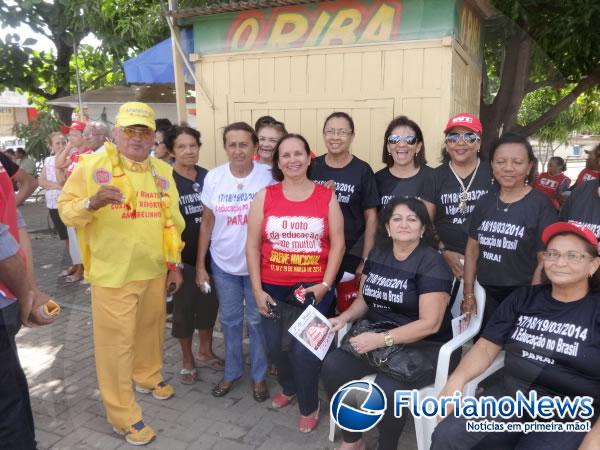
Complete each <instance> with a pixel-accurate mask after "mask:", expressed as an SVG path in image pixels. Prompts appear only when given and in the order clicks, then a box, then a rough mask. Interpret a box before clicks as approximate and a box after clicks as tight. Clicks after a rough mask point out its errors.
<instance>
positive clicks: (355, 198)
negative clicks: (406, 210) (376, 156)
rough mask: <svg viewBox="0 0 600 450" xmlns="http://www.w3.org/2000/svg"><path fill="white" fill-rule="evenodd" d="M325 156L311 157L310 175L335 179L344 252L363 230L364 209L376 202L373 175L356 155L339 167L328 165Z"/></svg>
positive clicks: (321, 179) (322, 180)
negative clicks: (341, 220)
mask: <svg viewBox="0 0 600 450" xmlns="http://www.w3.org/2000/svg"><path fill="white" fill-rule="evenodd" d="M325 156H326V155H322V156H319V157H318V158H315V159H313V161H312V164H311V168H310V178H311V180H313V181H314V182H315V183H319V184H325V183H326V182H327V181H329V180H333V181H335V195H336V198H337V201H338V203H339V204H340V208H341V209H342V214H343V215H344V237H345V239H346V252H350V251H351V250H352V247H353V246H354V244H355V243H356V242H358V241H359V240H360V239H361V238H362V236H363V234H364V232H365V215H364V211H365V210H366V209H370V208H377V207H378V206H379V194H378V193H377V185H376V183H375V176H374V174H373V170H372V169H371V166H369V165H368V164H367V163H366V162H364V161H363V160H361V159H358V158H357V157H356V156H353V157H352V160H351V161H350V162H349V163H348V164H347V165H346V166H345V167H341V168H335V167H330V166H328V165H327V163H326V162H325ZM360 251H361V250H359V252H360Z"/></svg>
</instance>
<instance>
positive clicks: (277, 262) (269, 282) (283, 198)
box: [246, 134, 344, 433]
mask: <svg viewBox="0 0 600 450" xmlns="http://www.w3.org/2000/svg"><path fill="white" fill-rule="evenodd" d="M310 161H311V159H310V147H309V145H308V142H306V139H304V138H303V137H302V136H300V135H297V134H288V135H286V136H284V137H283V138H281V140H280V141H279V143H278V144H277V146H276V147H275V151H274V153H273V178H274V179H275V180H277V181H281V183H277V184H274V185H272V186H269V187H267V188H265V189H264V190H262V191H260V192H259V193H258V194H257V195H256V198H255V199H254V201H253V202H252V205H251V206H250V212H249V214H248V240H247V244H246V257H247V260H248V272H249V274H250V280H251V282H252V289H253V290H254V295H255V298H256V303H257V306H258V309H259V310H260V312H261V314H262V315H263V316H264V319H263V329H264V332H265V337H266V341H267V346H268V348H269V352H270V356H271V358H272V359H273V360H274V361H275V363H276V365H277V369H278V372H279V377H278V379H279V383H280V384H281V387H282V389H283V392H282V393H280V394H277V395H276V396H275V397H274V398H273V401H272V406H273V407H274V408H276V409H279V408H283V407H284V406H287V405H289V404H290V403H291V402H292V400H293V399H294V397H296V396H297V397H298V406H299V408H300V414H301V415H300V419H299V420H298V429H299V430H300V431H301V432H304V433H309V432H311V431H312V430H314V429H315V428H316V426H317V425H318V418H319V397H318V387H319V372H320V370H321V360H319V359H318V358H317V357H316V356H315V355H313V354H312V353H311V352H309V351H308V350H307V349H306V348H304V347H303V346H302V344H301V343H300V342H298V341H296V340H295V339H293V338H292V339H291V342H290V339H289V334H288V333H287V328H288V327H289V325H290V324H289V323H288V322H289V317H290V315H294V314H296V315H299V313H301V312H302V310H301V309H299V308H297V307H296V306H294V305H292V304H291V303H290V302H291V300H290V299H289V297H290V296H291V295H292V294H294V292H295V291H296V290H297V288H298V287H299V285H300V284H302V285H303V286H305V287H306V291H305V293H306V294H310V293H312V294H313V295H314V297H315V305H314V306H315V307H316V308H317V309H318V310H319V311H320V312H321V313H324V314H325V313H327V311H328V310H329V307H330V306H331V303H332V302H333V293H332V292H331V287H332V286H333V283H334V281H335V276H336V273H337V271H338V269H339V266H340V263H341V260H342V255H343V253H344V220H343V216H342V212H341V210H340V207H339V205H338V202H337V200H336V198H335V196H334V195H333V191H332V190H330V189H327V188H325V187H324V186H321V185H318V184H315V183H313V182H312V181H311V180H310V179H309V178H308V176H307V172H308V169H309V166H310ZM307 297H308V295H307ZM275 305H277V306H275ZM272 308H277V310H278V312H279V313H280V314H281V317H286V318H287V319H284V320H282V318H281V317H279V318H274V317H273V315H272V314H271V311H272ZM282 341H285V342H284V345H282Z"/></svg>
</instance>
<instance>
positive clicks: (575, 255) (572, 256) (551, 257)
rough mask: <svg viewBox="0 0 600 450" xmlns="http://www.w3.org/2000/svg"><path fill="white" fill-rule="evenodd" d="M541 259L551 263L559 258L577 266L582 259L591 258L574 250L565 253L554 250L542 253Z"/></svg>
mask: <svg viewBox="0 0 600 450" xmlns="http://www.w3.org/2000/svg"><path fill="white" fill-rule="evenodd" d="M542 257H543V258H544V259H545V260H546V261H552V262H557V261H558V260H559V259H560V258H561V257H564V258H565V259H566V260H567V262H569V263H572V264H579V263H581V262H582V261H583V260H584V259H587V258H593V257H592V256H591V255H586V254H584V253H580V252H576V251H575V250H570V251H568V252H566V253H561V252H557V251H556V250H547V251H545V252H542Z"/></svg>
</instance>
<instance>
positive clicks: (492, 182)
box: [490, 177, 494, 185]
mask: <svg viewBox="0 0 600 450" xmlns="http://www.w3.org/2000/svg"><path fill="white" fill-rule="evenodd" d="M490 184H491V185H493V184H494V177H492V181H491V183H490Z"/></svg>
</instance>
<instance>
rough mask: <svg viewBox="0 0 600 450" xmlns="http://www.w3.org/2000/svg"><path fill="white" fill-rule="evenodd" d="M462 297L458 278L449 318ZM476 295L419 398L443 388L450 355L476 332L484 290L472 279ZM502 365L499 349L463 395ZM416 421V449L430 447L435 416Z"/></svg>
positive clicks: (371, 378) (457, 309)
mask: <svg viewBox="0 0 600 450" xmlns="http://www.w3.org/2000/svg"><path fill="white" fill-rule="evenodd" d="M462 298H463V282H462V281H461V283H460V286H459V289H458V292H457V294H456V297H455V299H454V303H453V305H452V308H451V314H452V317H453V318H455V317H458V316H460V303H461V301H462ZM475 298H476V299H477V315H476V316H474V317H473V318H472V319H471V321H470V322H469V325H468V326H467V328H466V329H465V330H463V332H462V333H460V334H458V335H456V336H453V338H452V339H451V340H449V341H448V342H446V343H445V344H444V345H442V347H441V348H440V353H439V356H438V364H437V372H436V375H435V382H434V384H432V385H429V386H425V387H424V388H422V389H420V390H419V395H420V397H421V398H423V397H426V396H433V397H437V396H438V395H439V393H440V391H441V390H442V388H443V387H444V386H445V385H446V382H447V381H448V372H449V370H450V357H451V356H452V353H453V352H454V351H455V350H457V349H458V348H460V347H462V346H464V345H465V344H467V343H468V342H469V341H470V340H471V339H473V338H474V337H475V335H476V334H477V333H478V332H479V330H480V328H481V322H482V320H483V312H484V309H485V290H484V289H483V287H481V285H480V284H479V283H478V282H477V281H475ZM348 330H350V324H346V326H345V327H344V328H343V329H341V330H339V331H338V345H339V344H340V343H341V341H342V339H343V337H344V335H345V334H346V333H347V332H348ZM503 365H504V352H501V354H500V355H498V357H496V359H495V360H494V362H493V363H492V365H491V366H490V367H489V368H488V369H487V370H486V371H485V372H484V373H483V374H481V375H480V376H479V377H477V378H475V379H473V380H471V381H470V382H469V383H468V384H467V385H466V386H465V392H464V395H474V394H475V390H476V389H477V386H478V384H479V383H480V382H481V381H482V380H484V379H485V378H487V377H488V376H490V375H491V374H492V373H494V372H496V371H497V370H499V369H500V368H502V366H503ZM363 380H366V381H367V380H368V381H374V380H375V374H371V375H367V376H365V377H363ZM413 419H414V421H415V434H416V438H417V448H418V449H419V450H429V447H431V435H432V434H433V430H434V429H435V427H436V425H437V418H435V417H433V418H426V417H422V416H421V417H413ZM329 440H330V441H331V442H333V441H334V440H335V422H334V421H333V418H330V422H329Z"/></svg>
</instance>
